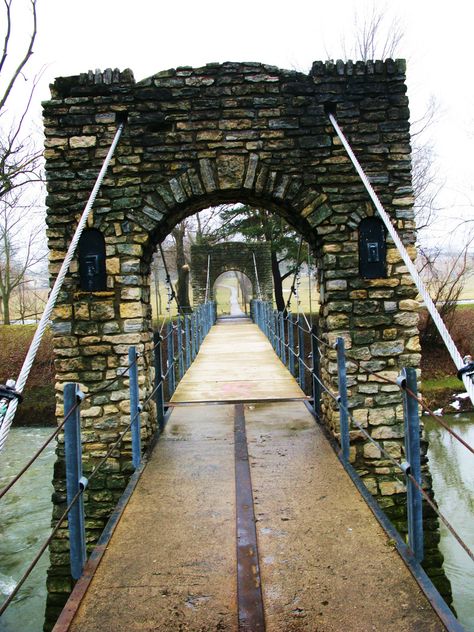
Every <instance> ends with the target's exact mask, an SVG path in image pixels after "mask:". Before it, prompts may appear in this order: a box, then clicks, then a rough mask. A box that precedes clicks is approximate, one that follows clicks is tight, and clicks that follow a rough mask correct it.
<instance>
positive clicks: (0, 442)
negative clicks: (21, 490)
mask: <svg viewBox="0 0 474 632" xmlns="http://www.w3.org/2000/svg"><path fill="white" fill-rule="evenodd" d="M123 127H124V124H123V123H120V125H119V126H118V128H117V131H116V133H115V137H114V140H113V142H112V145H111V146H110V149H109V151H108V153H107V156H106V157H105V160H104V162H103V165H102V168H101V170H100V172H99V175H98V176H97V180H96V182H95V184H94V188H93V189H92V192H91V194H90V196H89V199H88V201H87V204H86V206H85V208H84V211H83V212H82V215H81V219H80V220H79V223H78V225H77V228H76V231H75V233H74V236H73V238H72V240H71V243H70V245H69V248H68V251H67V253H66V256H65V258H64V261H63V263H62V265H61V268H60V270H59V273H58V276H57V278H56V281H55V282H54V286H53V289H52V290H51V294H50V296H49V299H48V302H47V304H46V307H45V308H44V312H43V315H42V316H41V320H40V322H39V324H38V327H37V329H36V331H35V335H34V336H33V340H32V342H31V345H30V348H29V350H28V353H27V354H26V357H25V360H24V362H23V366H22V367H21V371H20V374H19V376H18V379H17V381H16V386H15V388H16V391H17V392H18V393H22V392H23V389H24V388H25V384H26V380H27V379H28V375H29V373H30V371H31V367H32V366H33V362H34V360H35V356H36V353H37V351H38V347H39V345H40V343H41V339H42V337H43V334H44V332H45V330H46V327H47V326H48V323H49V320H50V318H51V313H52V311H53V308H54V305H55V303H56V300H57V298H58V294H59V292H60V290H61V287H62V285H63V282H64V279H65V277H66V274H67V272H68V269H69V266H70V264H71V261H72V258H73V257H74V253H75V251H76V248H77V245H78V243H79V239H80V237H81V235H82V232H83V230H84V228H85V226H86V223H87V219H88V217H89V215H90V212H91V210H92V206H93V204H94V202H95V198H96V197H97V193H98V192H99V189H100V186H101V184H102V180H103V179H104V176H105V173H106V171H107V168H108V166H109V164H110V161H111V159H112V156H113V155H114V152H115V148H116V147H117V144H118V141H119V139H120V136H121V135H122V131H123ZM17 407H18V398H15V399H12V400H11V401H10V403H9V406H8V409H7V411H6V413H5V417H4V419H3V421H1V420H0V422H1V426H0V452H1V451H2V449H3V447H4V445H5V442H6V440H7V436H8V432H9V430H10V426H11V425H12V422H13V417H14V416H15V412H16V409H17Z"/></svg>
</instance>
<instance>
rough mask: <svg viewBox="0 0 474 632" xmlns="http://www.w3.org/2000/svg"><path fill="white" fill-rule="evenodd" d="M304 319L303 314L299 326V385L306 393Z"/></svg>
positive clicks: (299, 317)
mask: <svg viewBox="0 0 474 632" xmlns="http://www.w3.org/2000/svg"><path fill="white" fill-rule="evenodd" d="M303 324H304V319H303V316H301V314H300V315H299V316H298V320H297V326H298V384H299V385H300V388H301V390H302V391H304V389H305V386H306V380H305V373H304V371H305V369H304V328H303Z"/></svg>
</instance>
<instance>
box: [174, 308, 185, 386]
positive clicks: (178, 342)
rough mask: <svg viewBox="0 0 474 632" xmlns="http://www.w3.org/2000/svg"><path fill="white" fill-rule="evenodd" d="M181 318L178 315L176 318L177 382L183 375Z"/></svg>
mask: <svg viewBox="0 0 474 632" xmlns="http://www.w3.org/2000/svg"><path fill="white" fill-rule="evenodd" d="M181 321H182V319H181V316H178V318H177V320H176V346H177V347H178V349H177V350H178V382H179V380H182V379H183V375H184V354H183V329H182V322H181Z"/></svg>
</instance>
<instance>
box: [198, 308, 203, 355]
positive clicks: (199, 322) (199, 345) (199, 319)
mask: <svg viewBox="0 0 474 632" xmlns="http://www.w3.org/2000/svg"><path fill="white" fill-rule="evenodd" d="M197 325H198V327H197V350H198V351H199V349H200V348H201V344H202V305H199V307H198V312H197Z"/></svg>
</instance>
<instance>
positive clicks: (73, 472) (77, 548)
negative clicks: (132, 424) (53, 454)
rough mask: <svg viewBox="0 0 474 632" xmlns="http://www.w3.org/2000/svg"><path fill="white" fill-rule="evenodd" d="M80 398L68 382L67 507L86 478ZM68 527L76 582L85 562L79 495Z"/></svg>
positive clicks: (65, 433) (65, 394)
mask: <svg viewBox="0 0 474 632" xmlns="http://www.w3.org/2000/svg"><path fill="white" fill-rule="evenodd" d="M83 398H84V395H83V393H82V392H81V391H80V389H79V384H75V383H72V382H68V383H66V384H65V385H64V416H65V417H66V418H67V421H66V423H65V424H64V451H65V458H66V490H67V502H68V505H69V504H70V503H71V502H72V500H73V498H74V497H75V496H76V494H77V493H78V491H79V490H80V489H85V488H86V486H87V479H85V478H84V477H83V476H82V446H81V416H80V412H79V406H77V407H76V404H78V403H79V402H80V401H81V400H82V399H83ZM75 407H76V408H75ZM73 409H74V410H73ZM71 411H73V412H71ZM68 525H69V546H70V563H71V575H72V577H73V579H79V577H80V576H81V575H82V570H83V568H84V564H85V563H86V559H87V554H86V530H85V522H84V497H83V494H81V495H80V496H79V498H78V499H77V501H76V502H75V504H74V505H73V506H72V507H71V509H70V510H69V514H68Z"/></svg>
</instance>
